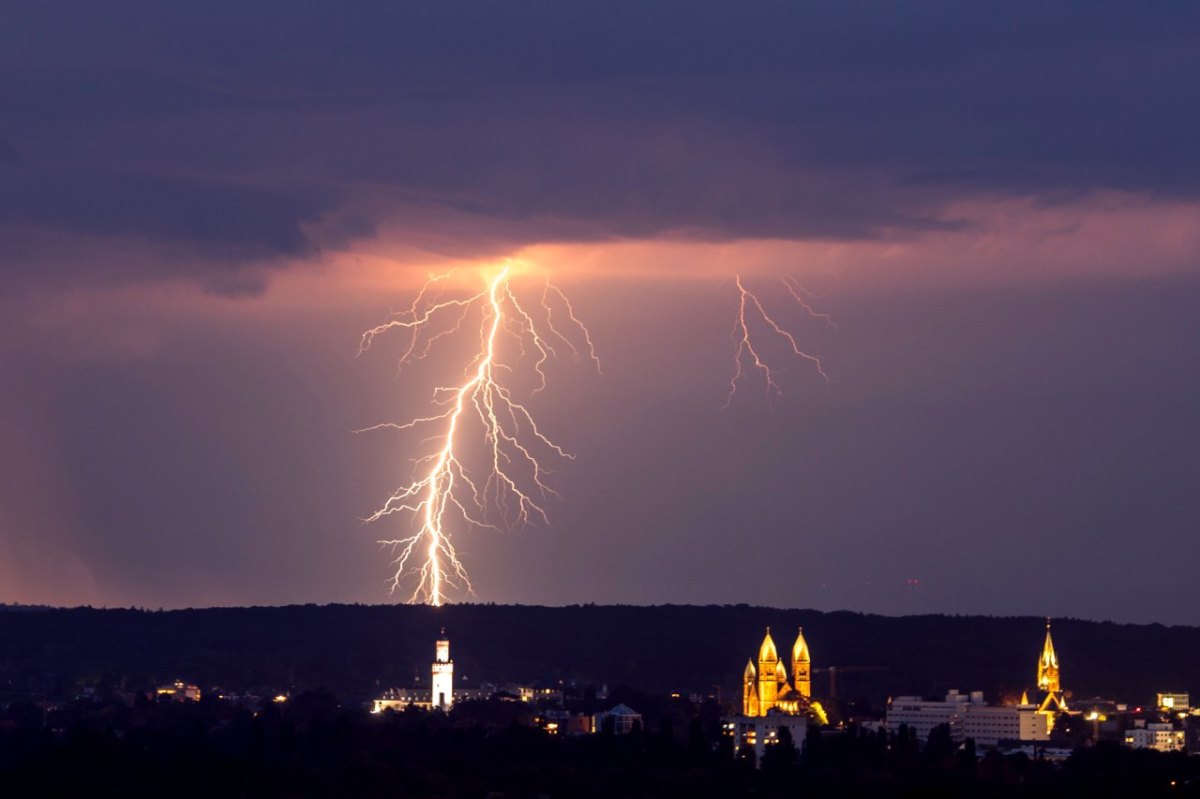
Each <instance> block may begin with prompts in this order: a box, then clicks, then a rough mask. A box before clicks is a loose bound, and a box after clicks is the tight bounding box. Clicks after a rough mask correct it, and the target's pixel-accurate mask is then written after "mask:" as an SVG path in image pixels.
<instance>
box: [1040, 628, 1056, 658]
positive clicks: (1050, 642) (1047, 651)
mask: <svg viewBox="0 0 1200 799" xmlns="http://www.w3.org/2000/svg"><path fill="white" fill-rule="evenodd" d="M1040 663H1041V665H1042V668H1047V667H1052V668H1056V669H1057V668H1058V655H1056V654H1055V653H1054V639H1053V638H1051V637H1050V620H1049V619H1046V642H1045V643H1044V644H1042V659H1041V661H1040Z"/></svg>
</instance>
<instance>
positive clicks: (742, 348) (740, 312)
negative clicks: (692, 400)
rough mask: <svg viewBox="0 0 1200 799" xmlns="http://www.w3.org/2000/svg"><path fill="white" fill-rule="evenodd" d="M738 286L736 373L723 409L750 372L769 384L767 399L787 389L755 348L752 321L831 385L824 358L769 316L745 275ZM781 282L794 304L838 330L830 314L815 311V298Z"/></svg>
mask: <svg viewBox="0 0 1200 799" xmlns="http://www.w3.org/2000/svg"><path fill="white" fill-rule="evenodd" d="M733 282H734V285H735V286H736V287H737V291H738V307H737V313H735V314H734V319H733V331H732V334H731V336H732V338H733V341H734V344H735V346H734V354H733V374H732V375H731V376H730V378H729V395H728V396H727V397H726V398H725V405H724V406H722V407H723V408H728V407H729V406H730V404H731V403H732V402H733V395H734V394H736V393H737V388H738V383H739V382H741V381H742V380H743V379H745V378H746V377H747V373H748V372H759V373H761V375H762V377H763V381H764V383H765V387H766V391H767V398H768V399H770V397H771V396H772V395H775V396H778V395H781V394H783V389H781V388H780V387H779V383H778V382H776V377H778V375H779V370H777V369H773V368H772V367H771V366H770V364H768V363H767V361H766V359H765V358H764V357H763V355H762V353H761V351H760V348H759V347H758V346H756V345H755V343H754V337H753V335H752V333H751V323H752V320H755V319H757V320H758V323H759V325H760V326H765V327H766V328H767V329H768V330H770V331H771V333H773V334H774V335H775V336H778V337H779V338H782V339H783V340H784V342H786V344H787V345H788V346H789V347H790V348H791V351H792V355H793V356H794V357H796V358H798V359H799V360H802V361H806V362H807V363H809V364H811V365H812V367H813V368H814V369H815V370H816V372H817V374H819V375H820V376H821V377H822V378H824V379H825V381H826V382H829V375H828V374H826V372H825V368H824V367H823V366H822V365H821V359H820V358H818V357H817V356H815V355H813V354H812V353H809V352H807V351H806V350H803V349H801V347H800V344H799V343H798V342H797V341H796V337H795V335H793V334H792V333H791V332H789V331H788V330H787V329H786V328H784V327H783V326H782V325H780V324H779V323H778V322H776V321H775V319H774V318H773V317H772V316H771V315H770V314H769V313H767V310H766V308H764V307H763V304H762V302H761V301H760V300H759V298H758V295H757V294H755V293H754V292H753V291H751V290H750V289H748V288H746V284H745V283H743V282H742V276H741V275H734V278H733ZM780 282H781V283H782V284H783V286H784V288H786V289H787V291H788V293H789V294H790V295H791V297H792V299H793V301H795V303H796V304H797V305H799V306H800V307H801V308H802V309H803V310H804V311H805V312H806V313H807V314H808V315H809V316H811V317H813V318H814V319H818V320H820V321H821V322H824V323H825V324H827V325H829V326H831V327H836V325H834V324H833V320H832V319H831V318H830V316H829V314H825V313H820V312H818V311H817V310H816V309H815V308H813V306H812V304H811V302H810V301H809V300H810V299H811V298H812V295H811V294H809V293H808V292H807V291H805V290H804V289H803V288H802V287H801V286H800V284H799V283H797V282H796V281H795V280H794V279H791V278H787V277H782V278H780Z"/></svg>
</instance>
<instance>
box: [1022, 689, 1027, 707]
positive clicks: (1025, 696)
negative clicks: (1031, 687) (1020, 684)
mask: <svg viewBox="0 0 1200 799" xmlns="http://www.w3.org/2000/svg"><path fill="white" fill-rule="evenodd" d="M1028 704H1029V692H1028V691H1022V692H1021V707H1025V706H1026V705H1028Z"/></svg>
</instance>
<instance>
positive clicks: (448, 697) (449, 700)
mask: <svg viewBox="0 0 1200 799" xmlns="http://www.w3.org/2000/svg"><path fill="white" fill-rule="evenodd" d="M429 701H430V704H431V705H432V706H433V707H435V708H441V709H442V710H449V709H450V706H451V705H453V704H454V661H453V660H451V659H450V639H449V638H447V637H446V628H445V627H443V628H442V636H441V638H439V639H438V641H437V648H436V649H435V654H434V661H433V678H432V680H431V681H430V697H429Z"/></svg>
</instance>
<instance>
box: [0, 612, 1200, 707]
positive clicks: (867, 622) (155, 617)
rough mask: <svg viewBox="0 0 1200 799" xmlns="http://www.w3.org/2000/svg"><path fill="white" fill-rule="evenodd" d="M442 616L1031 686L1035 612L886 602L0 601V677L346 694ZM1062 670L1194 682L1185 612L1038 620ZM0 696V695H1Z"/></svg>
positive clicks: (501, 667)
mask: <svg viewBox="0 0 1200 799" xmlns="http://www.w3.org/2000/svg"><path fill="white" fill-rule="evenodd" d="M443 625H444V626H445V627H446V629H447V632H448V633H449V635H450V638H451V640H452V656H453V658H454V660H455V663H456V666H455V669H456V675H457V676H460V677H466V678H468V679H475V680H488V681H495V682H505V681H521V682H529V681H537V680H541V681H557V680H560V679H563V680H570V679H578V680H581V681H584V682H595V683H600V682H606V683H609V684H612V685H617V684H628V685H634V686H637V687H639V688H641V689H643V690H645V691H647V692H651V693H653V692H665V691H699V692H711V691H712V689H713V688H714V687H715V686H721V687H722V689H723V692H724V693H723V696H724V698H725V699H726V700H729V699H730V698H732V697H736V696H738V695H740V694H739V690H740V688H739V683H738V680H739V678H740V675H741V671H742V668H743V666H744V665H745V662H746V659H747V658H748V657H750V656H752V655H754V654H755V653H756V652H757V648H758V644H759V642H760V641H761V638H762V632H763V627H764V626H766V625H770V626H771V628H772V630H773V631H774V634H775V638H776V642H777V643H778V644H779V646H780V647H781V649H786V648H788V647H790V645H791V642H792V639H793V638H794V636H795V630H796V627H797V625H803V626H804V630H805V636H806V638H807V639H808V642H809V644H810V646H811V647H812V651H813V657H814V666H815V667H816V669H817V673H816V675H815V678H814V688H815V690H816V692H817V693H818V694H821V695H823V694H825V693H827V689H828V675H827V674H825V673H823V672H822V671H821V669H822V668H824V667H828V666H831V665H832V666H843V667H860V666H872V667H880V668H881V669H882V670H877V671H855V670H853V669H847V670H846V671H844V672H842V673H840V674H839V676H838V687H839V693H840V695H841V696H842V697H850V696H853V695H864V696H868V697H870V698H871V699H872V700H873V701H875V702H878V701H880V700H882V699H883V698H884V697H886V696H887V695H889V694H892V695H894V694H899V693H921V694H927V693H937V692H941V691H944V690H946V689H948V688H961V689H963V690H972V689H983V690H986V691H988V692H990V693H992V694H993V695H995V694H1013V693H1019V692H1020V690H1021V689H1022V688H1026V687H1032V686H1031V683H1032V682H1033V677H1034V664H1035V659H1036V656H1037V654H1038V652H1039V651H1040V649H1041V644H1042V636H1043V625H1042V620H1041V619H1037V618H1029V617H1025V618H991V617H968V616H908V617H885V616H874V615H866V614H858V613H848V612H838V613H821V612H817V611H812V610H779V609H773V608H756V607H748V606H745V605H737V606H705V607H694V606H660V607H636V606H590V605H588V606H572V607H559V608H551V607H526V606H493V605H452V606H447V607H442V608H429V607H423V606H396V605H387V606H362V605H326V606H316V605H304V606H290V607H263V608H257V607H256V608H212V609H205V610H177V611H157V612H151V611H142V610H123V609H106V610H99V609H91V608H76V609H61V610H42V611H36V612H25V613H22V612H13V611H3V612H0V678H2V679H4V680H5V681H6V683H5V684H4V685H0V689H3V690H5V691H6V694H7V696H8V697H10V698H11V697H12V696H14V695H19V694H21V693H23V692H27V691H29V690H31V686H36V690H39V691H41V692H43V693H45V694H53V695H57V696H70V695H71V692H72V690H73V689H74V686H77V685H79V684H82V683H87V682H92V683H96V682H100V681H106V680H107V681H110V682H114V683H116V684H117V687H124V688H128V689H133V688H138V687H143V686H145V685H150V684H153V683H154V682H157V681H166V680H172V679H174V678H175V677H177V676H179V677H184V678H186V679H188V680H190V681H193V682H196V683H197V684H199V685H201V686H203V687H206V688H207V687H209V686H213V685H219V686H223V687H226V688H227V689H234V690H236V689H238V688H244V687H250V686H261V685H267V686H287V687H295V688H296V689H298V690H302V689H304V688H311V687H317V686H322V687H326V688H329V689H331V690H334V691H336V692H337V693H338V694H339V695H340V696H342V697H343V698H344V699H346V700H351V699H356V698H363V697H366V696H369V695H371V694H373V693H374V692H376V691H378V690H379V689H380V688H381V687H388V686H395V685H409V684H411V683H412V682H413V678H414V676H416V677H422V678H424V679H427V678H428V668H429V662H430V660H431V658H432V652H433V640H434V638H435V637H436V635H437V633H438V628H439V627H441V626H443ZM1054 637H1055V642H1056V646H1057V649H1058V653H1059V657H1060V659H1061V661H1062V664H1063V665H1062V668H1063V681H1064V686H1065V687H1066V688H1068V689H1070V690H1072V691H1073V692H1074V694H1075V695H1076V696H1077V697H1090V696H1093V695H1109V696H1117V697H1119V698H1123V699H1128V700H1130V701H1133V702H1142V701H1146V700H1148V699H1150V698H1151V697H1152V695H1153V693H1154V692H1155V691H1163V690H1192V691H1200V628H1194V627H1164V626H1161V625H1118V624H1112V623H1097V622H1089V621H1078V620H1071V619H1064V620H1056V621H1055V622H1054ZM2 698H3V697H0V699H2Z"/></svg>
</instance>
